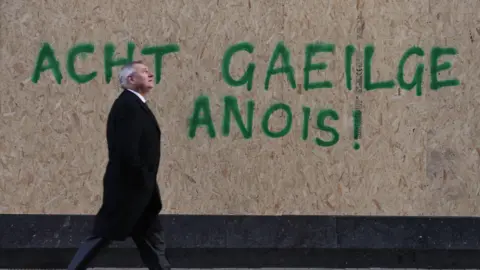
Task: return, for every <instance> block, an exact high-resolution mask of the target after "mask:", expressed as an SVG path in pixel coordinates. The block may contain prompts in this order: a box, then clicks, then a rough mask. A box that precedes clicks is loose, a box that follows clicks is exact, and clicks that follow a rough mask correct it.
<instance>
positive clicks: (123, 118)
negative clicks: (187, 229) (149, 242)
mask: <svg viewBox="0 0 480 270" xmlns="http://www.w3.org/2000/svg"><path fill="white" fill-rule="evenodd" d="M160 140H161V131H160V128H159V127H158V123H157V120H156V119H155V116H154V115H153V113H152V112H151V111H150V109H149V108H148V107H147V105H146V104H145V103H144V102H143V101H142V100H140V98H139V97H138V96H136V95H135V94H134V93H132V92H130V91H127V90H124V91H123V92H122V93H121V94H120V96H119V97H118V98H117V99H116V100H115V102H114V103H113V106H112V108H111V110H110V113H109V116H108V120H107V143H108V158H109V161H108V165H107V168H106V172H105V175H104V178H103V185H104V190H103V204H102V206H101V208H100V210H99V212H98V214H97V216H96V218H95V223H94V228H93V234H94V235H96V236H101V237H105V238H107V239H110V240H125V239H126V238H127V237H129V236H133V235H135V234H141V233H143V232H145V230H146V228H147V227H148V226H149V225H150V224H151V222H153V221H154V219H155V218H156V217H157V215H158V213H159V212H160V211H161V209H162V202H161V198H160V192H159V188H158V184H157V181H156V178H157V172H158V166H159V162H160Z"/></svg>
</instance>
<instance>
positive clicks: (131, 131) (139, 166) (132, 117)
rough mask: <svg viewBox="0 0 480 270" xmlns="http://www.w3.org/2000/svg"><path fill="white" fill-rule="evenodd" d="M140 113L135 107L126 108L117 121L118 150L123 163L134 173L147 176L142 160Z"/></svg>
mask: <svg viewBox="0 0 480 270" xmlns="http://www.w3.org/2000/svg"><path fill="white" fill-rule="evenodd" d="M139 114H140V112H139V109H138V108H135V107H134V106H131V105H129V106H126V107H125V108H123V109H122V110H121V112H120V114H119V116H118V118H117V121H116V123H115V124H116V132H117V136H116V137H117V139H118V140H117V147H118V148H117V149H118V150H119V153H118V154H119V156H120V159H121V160H122V161H123V162H122V163H124V164H128V165H127V166H130V167H131V168H132V169H133V170H134V171H136V172H139V173H141V175H142V177H143V176H144V175H145V174H144V170H145V168H146V166H145V164H144V162H142V160H141V158H140V153H139V152H140V151H139V145H140V137H141V135H142V119H140V117H139V116H140V115H139Z"/></svg>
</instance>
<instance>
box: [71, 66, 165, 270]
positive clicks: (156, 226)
mask: <svg viewBox="0 0 480 270" xmlns="http://www.w3.org/2000/svg"><path fill="white" fill-rule="evenodd" d="M119 79H120V85H121V86H122V88H123V89H124V91H123V92H122V93H121V94H120V96H119V97H118V98H117V99H116V100H115V102H114V103H113V106H112V108H111V111H110V114H109V116H108V121H107V143H108V158H109V161H108V165H107V168H106V172H105V175H104V178H103V185H104V190H103V204H102V207H101V208H100V210H99V212H98V214H97V216H96V218H95V224H94V228H93V235H92V236H90V237H88V238H87V239H86V240H85V242H84V243H83V244H82V246H81V247H80V248H79V250H78V251H77V254H76V255H75V257H74V258H73V259H72V261H71V263H70V265H69V267H68V269H86V268H87V265H88V264H89V262H90V261H91V260H92V259H93V258H94V257H95V256H96V255H97V253H98V252H99V251H100V250H101V249H103V248H104V247H106V246H108V244H109V243H110V242H111V241H123V240H125V239H126V238H127V237H132V238H133V240H134V242H135V244H136V246H137V248H138V250H139V252H140V256H141V258H142V261H143V262H144V264H145V265H146V266H147V267H148V268H149V269H170V264H169V262H168V261H167V259H166V257H165V243H164V238H163V229H162V227H161V225H160V222H159V221H158V220H157V218H158V213H159V212H160V211H161V209H162V202H161V199H160V193H159V188H158V185H157V181H156V178H157V172H158V166H159V161H160V138H161V132H160V129H159V127H158V124H157V120H156V119H155V116H154V115H153V113H152V112H151V111H150V109H149V108H148V106H147V105H146V100H145V96H146V95H147V94H148V93H149V92H150V91H151V89H152V88H153V86H154V82H153V74H152V73H151V72H150V71H149V69H148V67H147V66H146V65H144V64H143V63H142V62H141V61H135V62H132V63H130V64H127V65H125V66H124V67H123V68H122V69H121V71H120V75H119Z"/></svg>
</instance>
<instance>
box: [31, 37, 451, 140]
mask: <svg viewBox="0 0 480 270" xmlns="http://www.w3.org/2000/svg"><path fill="white" fill-rule="evenodd" d="M135 47H136V46H135V44H134V43H128V44H127V48H126V56H125V57H116V58H115V57H114V56H115V52H116V50H117V48H116V46H115V45H113V44H112V43H107V44H106V45H105V46H104V48H103V63H104V75H105V82H106V83H107V84H108V83H110V81H111V78H112V70H113V68H114V67H116V66H121V65H124V64H125V63H127V62H129V61H132V60H133V54H134V51H135ZM336 50H337V46H336V45H335V44H331V43H319V42H317V43H310V44H307V45H306V46H305V54H304V55H305V61H304V65H303V85H304V89H305V90H306V91H310V92H311V91H312V90H316V89H323V88H334V87H335V85H334V84H333V82H332V81H330V80H325V81H317V82H312V81H311V78H310V73H311V72H312V71H317V72H318V71H324V70H326V69H327V68H328V64H327V63H326V62H319V63H313V57H314V56H315V55H317V54H320V53H325V54H333V53H335V51H336ZM179 51H180V47H179V46H178V45H177V44H167V45H155V46H146V47H143V48H142V50H141V54H142V55H153V57H154V63H155V78H156V79H155V82H156V84H158V83H159V82H160V81H161V77H162V76H161V74H162V73H161V72H162V60H163V56H165V55H167V54H170V53H177V52H179ZM242 51H244V52H247V53H250V54H253V53H255V46H254V45H253V44H251V43H249V42H239V43H237V44H234V45H232V46H230V47H229V48H228V49H227V50H226V51H225V53H224V55H223V58H222V61H221V63H220V65H221V73H222V78H223V80H224V81H225V83H226V84H227V85H228V86H230V87H246V89H247V91H251V90H252V88H253V80H254V78H255V75H256V74H255V69H256V64H255V63H249V64H248V65H247V67H246V68H245V72H244V74H243V75H242V76H241V77H240V78H234V77H233V76H232V75H231V74H230V65H231V63H232V59H233V57H234V56H235V54H236V53H239V52H242ZM94 53H95V46H94V45H93V44H92V43H81V44H76V45H74V46H73V47H72V48H70V49H69V50H68V52H67V57H66V62H65V68H66V70H67V74H68V76H69V77H70V78H71V79H72V80H73V81H75V82H77V83H79V84H84V83H88V82H90V81H92V80H93V79H95V78H96V77H97V76H98V72H97V71H92V72H90V73H87V74H78V73H77V72H76V70H75V62H76V60H77V58H78V57H80V58H82V59H86V58H87V55H88V54H94ZM355 54H356V48H355V46H353V45H347V46H345V48H344V57H345V59H344V67H345V69H344V71H345V76H344V77H345V85H346V88H347V89H348V90H352V74H351V69H352V59H353V57H354V56H355ZM374 54H375V47H374V46H373V45H371V44H370V45H367V46H365V48H364V50H363V71H364V72H363V78H361V79H362V81H363V88H364V89H365V90H366V91H372V90H378V89H392V88H394V87H395V86H396V85H398V87H399V88H400V89H403V90H406V91H411V90H412V89H413V88H415V94H416V95H417V96H421V95H422V94H423V89H422V83H423V80H424V78H423V77H424V69H425V64H423V63H417V64H416V67H415V72H414V75H413V78H412V79H411V81H410V82H407V80H406V78H405V71H404V69H405V64H406V62H407V61H408V60H409V59H411V58H413V57H417V58H423V57H424V56H425V51H424V50H423V49H422V48H420V47H416V46H414V47H411V48H409V49H407V50H406V51H405V52H404V53H403V55H402V57H401V58H400V60H399V63H398V65H397V74H396V77H395V79H396V80H395V79H390V80H385V81H378V82H373V81H372V69H373V67H372V60H373V57H374ZM456 54H457V50H456V49H455V48H451V47H433V48H431V50H430V59H429V60H430V61H429V62H428V66H429V70H430V83H429V86H430V89H431V90H435V91H438V90H440V89H441V88H445V87H453V86H458V85H460V81H459V80H458V79H456V78H450V79H445V80H440V79H439V77H438V74H439V72H441V71H446V70H448V69H450V68H451V67H452V64H451V63H450V62H447V61H444V62H441V57H442V56H446V55H450V56H454V55H456ZM279 61H280V63H281V66H280V67H276V63H277V62H279ZM45 62H46V63H45ZM358 68H362V67H357V69H358ZM47 71H51V72H52V74H53V76H54V78H55V81H56V83H57V84H61V82H62V80H63V78H64V76H63V74H62V72H61V68H60V62H59V60H58V58H57V56H56V54H55V51H54V50H53V48H52V46H51V45H50V44H48V43H43V44H42V46H41V47H40V50H39V53H38V55H37V59H36V62H35V65H34V70H33V74H32V82H33V83H37V82H38V81H39V79H40V75H41V74H42V73H44V72H47ZM281 74H283V75H284V76H286V79H287V80H288V83H289V86H290V87H291V88H293V89H295V88H296V87H297V82H296V81H295V70H294V68H293V66H292V65H291V54H290V50H289V48H288V47H287V46H286V45H285V43H284V42H283V41H280V42H278V43H277V44H276V46H275V48H274V49H273V51H272V54H271V57H270V59H269V62H268V67H267V71H266V74H265V77H264V81H263V85H264V87H263V88H264V90H265V91H268V89H269V87H270V82H271V80H273V79H275V77H276V75H277V76H278V75H281ZM223 101H224V102H223V103H224V111H223V123H222V134H223V136H229V134H230V130H231V125H232V119H233V120H234V121H235V123H236V125H237V127H238V128H239V130H240V132H241V133H242V135H243V137H244V138H245V139H250V138H252V136H253V134H252V133H253V124H254V122H255V121H254V110H255V102H254V101H253V100H249V101H247V102H246V113H245V114H246V120H245V121H244V120H243V119H242V113H241V112H240V111H241V110H240V108H239V104H238V101H237V98H236V97H234V96H226V97H225V98H224V100H223ZM276 111H282V112H283V113H284V115H286V118H285V126H284V127H283V128H282V129H281V130H278V131H273V130H270V129H269V121H270V119H271V117H272V115H273V113H274V112H276ZM302 113H303V120H302V134H301V139H302V140H307V139H308V137H309V129H308V127H309V124H308V122H309V119H310V116H311V108H309V107H305V106H303V107H302ZM213 117H214V116H213V115H212V113H211V109H210V100H209V97H208V96H204V95H201V96H198V97H197V98H196V100H195V102H194V104H193V110H192V114H191V116H190V118H189V126H188V132H187V133H188V136H189V137H190V138H194V137H195V136H196V134H197V129H199V128H201V127H205V129H206V132H207V133H208V135H209V136H210V137H211V138H215V137H216V136H217V135H216V134H217V131H216V129H215V126H214V123H213ZM327 119H330V120H333V121H336V120H338V119H339V114H338V112H336V111H335V110H333V109H325V110H321V111H319V112H318V113H317V119H316V126H317V128H318V129H319V130H321V131H324V132H327V133H329V134H330V140H323V139H320V138H315V139H314V140H313V142H315V143H316V144H317V145H319V146H322V147H330V146H333V145H335V144H336V143H337V142H338V141H339V140H340V134H339V132H338V131H337V130H336V129H335V128H334V127H332V126H328V125H326V124H325V121H326V120H327ZM352 119H353V126H354V132H353V133H354V134H353V138H354V140H355V143H354V146H353V147H354V149H359V148H360V144H359V143H358V142H357V141H356V140H357V139H358V138H359V134H360V130H361V122H362V112H361V111H360V110H358V109H355V110H353V112H352ZM292 123H293V113H292V109H291V107H290V106H289V105H287V104H285V103H275V104H272V105H270V107H268V108H267V109H266V111H265V112H264V114H263V116H262V119H261V121H260V125H261V129H262V131H263V133H264V134H265V135H266V136H268V137H271V138H280V137H283V136H286V135H287V134H288V133H289V132H290V130H291V129H292Z"/></svg>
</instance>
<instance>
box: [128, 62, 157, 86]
mask: <svg viewBox="0 0 480 270" xmlns="http://www.w3.org/2000/svg"><path fill="white" fill-rule="evenodd" d="M133 68H134V69H135V73H134V74H133V75H132V78H131V83H132V85H134V86H135V87H136V88H137V89H140V90H143V91H149V90H150V89H152V88H153V86H154V82H153V73H151V72H150V70H149V69H148V67H147V66H146V65H144V64H135V65H133Z"/></svg>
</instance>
